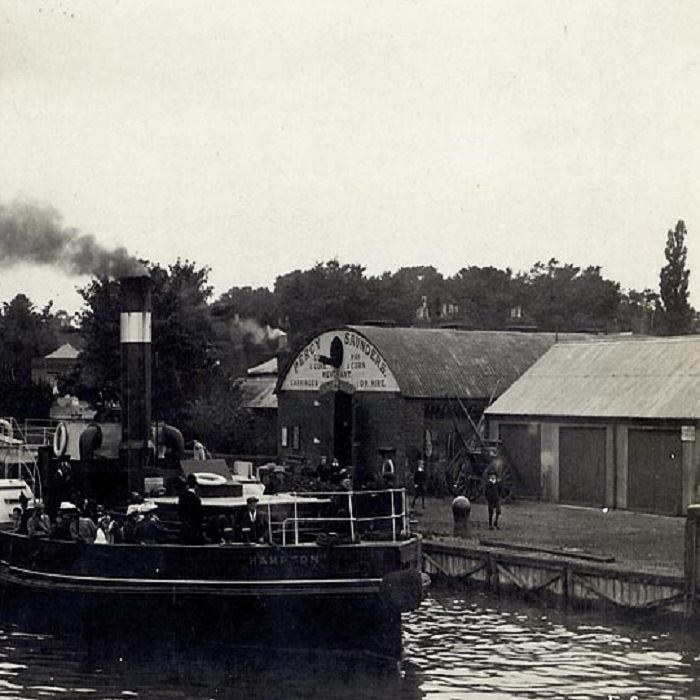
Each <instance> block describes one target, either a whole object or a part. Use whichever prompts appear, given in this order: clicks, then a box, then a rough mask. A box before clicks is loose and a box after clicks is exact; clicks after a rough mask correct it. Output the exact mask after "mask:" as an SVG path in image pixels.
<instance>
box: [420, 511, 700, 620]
mask: <svg viewBox="0 0 700 700" xmlns="http://www.w3.org/2000/svg"><path fill="white" fill-rule="evenodd" d="M698 509H699V510H700V506H698ZM698 516H700V513H698ZM699 522H700V517H699V518H695V519H694V525H695V527H694V529H693V531H694V532H695V539H694V540H693V542H695V543H696V545H698V544H700V536H698V535H697V524H698V523H699ZM697 549H698V547H697V546H696V550H697ZM687 559H688V557H687ZM423 560H424V570H425V572H426V573H428V574H430V576H431V578H432V579H433V580H435V581H440V580H441V579H442V580H449V581H451V582H459V583H460V584H464V585H469V586H475V587H480V588H484V589H487V590H490V591H493V592H496V593H513V594H517V595H522V596H526V597H529V598H534V599H538V600H541V601H551V600H553V599H554V600H557V601H558V602H560V603H561V604H562V605H565V606H571V607H583V608H597V607H603V608H615V609H619V610H627V611H636V612H644V613H652V612H653V613H660V612H663V613H668V612H672V613H688V610H689V608H688V603H689V595H688V586H687V578H688V574H687V573H686V575H685V576H684V575H682V574H678V573H663V572H661V573H660V572H656V571H644V570H632V569H630V568H627V567H623V566H620V565H618V564H616V563H615V562H614V561H611V560H610V558H606V557H596V556H594V555H586V554H581V553H575V552H566V551H564V550H561V551H557V550H554V549H546V548H540V547H532V548H529V547H526V546H519V545H507V544H503V543H496V542H489V541H483V540H482V541H481V542H479V543H478V544H475V543H473V542H467V541H464V542H461V541H459V540H455V539H451V540H449V541H447V540H446V541H441V540H430V539H428V540H425V541H424V542H423ZM693 571H697V572H698V573H697V574H696V578H695V580H696V582H697V581H700V566H699V565H698V557H697V553H696V557H695V568H694V569H693ZM695 600H696V596H693V602H694V603H695Z"/></svg>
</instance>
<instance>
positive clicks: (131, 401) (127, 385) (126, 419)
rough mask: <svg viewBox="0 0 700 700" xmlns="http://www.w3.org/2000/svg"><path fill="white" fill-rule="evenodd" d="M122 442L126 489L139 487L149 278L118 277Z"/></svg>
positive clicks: (145, 432) (146, 411)
mask: <svg viewBox="0 0 700 700" xmlns="http://www.w3.org/2000/svg"><path fill="white" fill-rule="evenodd" d="M120 309H121V316H120V335H121V404H122V441H121V445H120V448H119V457H120V461H121V464H122V467H123V468H124V469H125V470H126V474H127V486H128V490H129V492H133V491H138V492H141V491H142V490H143V467H144V466H145V465H146V464H147V462H148V459H149V439H150V431H151V278H150V277H149V276H148V275H147V274H143V275H138V276H132V277H122V278H121V280H120Z"/></svg>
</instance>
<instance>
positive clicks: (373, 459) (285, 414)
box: [278, 391, 423, 485]
mask: <svg viewBox="0 0 700 700" xmlns="http://www.w3.org/2000/svg"><path fill="white" fill-rule="evenodd" d="M333 397H334V394H333V392H328V393H326V394H320V393H318V392H308V391H297V392H294V391H285V392H282V393H280V395H279V397H278V412H279V417H278V422H279V428H278V444H279V456H280V458H281V459H282V461H286V462H292V463H294V462H297V463H303V464H306V465H308V466H309V467H311V468H312V469H315V468H317V467H318V465H319V464H320V463H321V460H322V458H325V459H326V461H327V462H328V463H330V461H331V460H332V459H333V444H334V434H333V426H334V412H333ZM353 403H354V411H353V413H354V416H353V422H354V426H353V436H352V439H353V455H354V464H351V465H348V464H341V466H342V467H347V466H353V467H354V468H355V474H356V477H357V484H359V483H368V482H371V481H372V480H373V479H375V478H376V477H378V476H379V474H380V472H381V467H382V462H383V460H384V458H385V457H386V456H387V455H388V456H390V457H391V459H392V460H393V462H394V465H395V467H396V476H397V485H405V484H408V483H410V476H407V474H406V472H407V470H408V469H409V466H408V465H409V462H410V461H411V460H410V459H409V455H411V454H413V452H414V451H417V450H418V448H419V446H420V444H421V440H422V434H423V407H422V405H420V404H412V403H411V402H407V401H405V400H404V399H403V398H402V397H401V396H400V395H397V394H388V393H370V392H366V393H361V392H356V393H355V394H353ZM295 435H298V441H296V440H295V439H294V436H295ZM285 443H286V444H285ZM385 448H393V450H394V451H393V453H386V452H385V451H384V450H385ZM416 454H417V452H416Z"/></svg>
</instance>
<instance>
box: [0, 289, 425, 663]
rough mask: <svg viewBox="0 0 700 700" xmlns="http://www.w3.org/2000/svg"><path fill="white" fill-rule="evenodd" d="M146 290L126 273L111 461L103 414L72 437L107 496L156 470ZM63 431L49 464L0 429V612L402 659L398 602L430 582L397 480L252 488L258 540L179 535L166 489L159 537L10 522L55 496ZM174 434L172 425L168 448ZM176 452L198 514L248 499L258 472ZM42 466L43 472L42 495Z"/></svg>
mask: <svg viewBox="0 0 700 700" xmlns="http://www.w3.org/2000/svg"><path fill="white" fill-rule="evenodd" d="M149 289H150V287H149V286H148V280H147V278H141V277H136V278H127V280H125V281H124V280H123V281H122V317H121V324H122V332H121V338H122V404H123V405H122V411H123V413H124V415H125V416H126V418H125V419H123V421H122V426H121V442H120V446H119V459H118V460H117V461H116V463H114V464H106V463H105V462H104V461H103V462H99V463H97V462H95V463H93V461H92V460H91V457H92V456H93V452H94V451H95V449H97V447H99V444H100V443H101V441H102V440H103V438H104V435H103V434H102V431H101V430H100V429H99V426H95V425H90V426H87V427H86V429H85V430H84V431H83V433H82V434H81V435H80V439H79V443H80V449H81V455H80V457H81V459H80V462H79V466H80V468H81V469H82V470H83V478H84V479H85V480H87V481H89V482H94V483H95V484H97V486H98V487H99V486H100V484H101V485H102V486H101V488H102V489H103V491H102V493H103V494H104V493H106V492H105V491H104V488H105V485H107V486H108V487H110V488H113V487H114V485H115V484H117V483H118V484H120V485H121V486H120V489H121V495H122V496H125V495H126V494H128V493H130V492H131V491H133V490H142V491H143V490H144V484H145V483H146V481H147V480H148V479H149V478H150V477H149V474H150V475H151V477H152V475H153V469H152V465H149V462H148V461H149V459H150V458H151V457H152V454H153V443H152V441H151V421H150V408H149V406H150V303H149ZM8 425H9V423H8ZM2 426H3V423H0V452H1V451H2V448H1V444H2V430H1V428H2ZM64 433H65V430H63V429H61V430H57V431H56V432H55V434H54V441H53V442H54V444H53V449H52V452H53V455H52V456H50V457H48V458H46V461H47V463H46V464H44V465H43V468H42V469H40V468H39V466H38V465H37V464H36V462H32V461H31V460H30V459H27V457H26V456H27V454H28V453H29V451H28V450H27V449H26V441H25V440H24V439H23V438H22V437H21V431H19V428H18V427H17V426H11V430H8V431H6V433H5V445H6V447H7V454H8V455H10V454H11V455H13V456H11V457H10V456H6V458H5V472H4V474H0V492H3V493H4V495H5V498H4V501H3V503H0V589H1V591H2V596H1V597H0V605H1V606H2V610H3V612H4V613H5V614H6V616H9V617H10V618H12V619H14V620H17V619H18V618H19V619H20V620H21V622H22V623H23V624H24V625H31V626H37V627H40V628H41V629H44V630H47V631H49V632H64V631H65V632H73V633H77V634H79V635H81V636H82V638H84V639H85V640H86V641H87V642H88V643H90V644H91V643H93V642H98V641H101V642H104V641H110V642H112V641H117V640H119V639H124V640H126V642H127V643H132V642H133V641H135V636H138V638H139V639H140V640H142V639H143V638H144V637H146V638H149V639H150V638H153V640H154V641H155V640H156V638H157V639H158V640H159V641H160V640H168V641H170V642H172V641H173V640H174V639H177V640H180V641H181V643H182V644H184V645H188V644H193V643H204V642H206V641H213V642H216V643H224V644H231V645H234V646H239V647H243V648H260V647H262V648H276V649H302V650H312V651H327V650H331V651H342V652H349V653H351V654H357V653H361V654H368V655H371V656H374V657H378V658H382V659H390V660H398V659H400V657H401V652H402V645H401V615H402V613H403V612H405V611H408V610H412V609H415V608H416V607H417V606H418V605H419V604H420V602H421V600H422V598H423V595H424V592H425V589H426V585H427V577H426V576H425V575H424V574H421V565H422V558H421V540H420V536H419V535H418V534H416V533H414V532H412V531H411V528H410V521H409V518H408V509H407V501H406V494H405V492H404V491H403V490H402V489H382V490H376V491H357V492H355V491H352V490H349V491H333V492H323V493H319V492H314V493H284V494H275V495H264V494H261V495H259V496H258V499H259V504H258V507H259V508H260V510H261V511H262V512H263V513H264V515H265V516H266V519H267V521H268V527H269V532H268V537H266V543H265V544H259V543H254V544H248V543H242V542H231V541H225V542H223V543H222V542H211V543H209V544H197V545H190V544H182V542H181V541H179V540H178V538H177V535H176V530H177V527H178V524H177V495H176V494H175V493H172V492H169V491H168V490H167V489H166V490H165V492H164V493H163V492H162V491H161V492H160V493H158V495H155V496H153V499H152V500H153V504H154V505H156V506H157V507H158V514H159V517H160V518H161V520H162V521H163V523H165V524H166V525H169V526H170V527H171V528H173V531H172V533H171V534H172V536H171V537H170V538H169V539H167V540H166V541H165V542H161V543H158V544H148V545H147V544H109V545H100V544H87V543H86V544H84V543H81V542H75V541H59V540H56V539H51V538H38V537H29V536H28V535H25V534H20V533H19V532H15V531H13V528H12V527H11V512H12V509H14V508H16V507H17V506H18V505H20V504H24V505H25V510H28V509H30V508H31V505H32V502H31V501H32V499H34V498H40V497H42V496H45V497H46V498H51V488H50V487H51V483H50V482H51V480H52V479H51V473H52V470H54V469H55V464H54V462H55V460H56V458H58V459H59V460H60V459H64V458H65V454H64V453H65V434H64ZM176 433H177V431H171V433H170V435H169V438H170V439H171V441H172V443H173V445H175V447H177V446H178V445H177V443H178V439H177V434H176ZM165 437H166V438H167V437H168V435H166V436H165ZM175 452H177V450H175ZM149 455H151V457H149ZM44 456H45V457H46V455H45V454H44ZM39 461H40V462H41V460H39ZM177 462H178V466H181V467H182V470H183V473H184V475H186V474H187V473H192V472H194V473H197V474H198V475H200V477H201V478H200V483H201V493H200V495H201V503H202V508H203V512H204V514H205V516H207V517H211V518H216V517H218V516H220V515H227V516H233V515H235V514H236V513H237V512H238V511H239V510H240V509H243V508H245V507H246V500H247V494H248V493H249V489H250V488H251V487H252V486H254V482H256V481H257V480H256V479H254V478H251V474H247V478H243V475H241V474H235V473H234V472H235V470H234V471H233V472H232V471H229V469H228V467H227V466H226V465H225V464H222V463H219V462H218V461H217V460H206V461H201V460H180V459H178V460H177ZM170 464H171V465H172V460H171V461H170ZM40 466H41V465H40ZM149 470H150V471H149ZM42 471H43V472H44V476H46V474H47V473H48V474H49V477H48V479H47V480H48V481H49V484H48V487H49V488H47V489H46V490H45V491H46V493H43V490H42V485H41V484H42V480H41V478H40V472H42ZM170 473H172V470H171V472H170ZM215 477H218V478H215ZM251 482H253V483H251ZM244 489H247V490H245V491H244ZM98 491H99V488H98ZM121 503H122V504H125V500H124V499H122V501H121ZM2 508H5V510H4V511H3V510H2ZM122 509H123V510H122V511H121V512H125V508H124V505H122ZM113 512H114V513H115V514H118V513H119V510H118V509H117V510H114V511H113Z"/></svg>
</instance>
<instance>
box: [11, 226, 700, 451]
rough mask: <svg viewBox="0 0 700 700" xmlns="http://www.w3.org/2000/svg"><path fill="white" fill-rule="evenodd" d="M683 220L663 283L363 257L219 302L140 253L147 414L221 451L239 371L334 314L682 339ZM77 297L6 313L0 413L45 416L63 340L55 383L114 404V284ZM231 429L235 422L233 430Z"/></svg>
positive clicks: (245, 421)
mask: <svg viewBox="0 0 700 700" xmlns="http://www.w3.org/2000/svg"><path fill="white" fill-rule="evenodd" d="M686 234H687V232H686V229H685V225H684V223H683V222H682V221H679V222H678V223H677V225H676V227H675V229H673V230H669V231H668V235H667V240H666V247H665V251H664V254H665V258H666V263H665V265H664V266H663V267H662V268H661V271H660V284H659V291H658V292H656V291H653V290H651V289H644V290H642V291H635V290H629V291H623V290H622V289H621V286H620V284H619V283H617V282H615V281H613V280H609V279H606V278H604V277H603V275H602V273H601V268H600V267H596V266H589V267H585V268H580V267H578V266H575V265H571V264H568V263H560V262H559V261H558V260H555V259H551V260H549V261H547V262H537V263H536V264H535V265H533V267H532V268H531V269H530V270H529V271H527V272H513V271H512V270H511V269H510V268H506V269H499V268H496V267H491V266H487V267H479V266H475V265H472V266H468V267H463V268H462V269H460V270H459V271H458V272H457V273H456V274H454V275H452V276H449V277H445V276H443V275H442V274H441V273H440V272H439V271H438V270H436V269H435V268H434V267H432V266H415V267H404V268H401V269H399V270H398V271H396V272H385V273H383V274H381V275H378V276H368V275H366V271H365V268H364V267H363V266H361V265H359V264H354V263H341V262H339V261H338V260H336V259H334V260H330V261H327V262H323V263H321V262H319V263H317V264H315V265H314V266H313V267H311V268H310V269H307V270H294V271H292V272H289V273H287V274H284V275H281V276H280V277H278V278H277V280H276V281H275V284H274V288H273V289H272V290H270V289H267V288H259V289H254V288H251V287H249V286H241V287H239V286H233V287H231V288H230V289H229V290H228V291H227V292H225V293H224V294H222V295H221V296H220V297H219V298H217V299H213V298H212V297H213V290H212V287H211V286H210V285H209V273H210V270H209V268H207V267H200V266H198V265H197V264H196V263H195V262H192V261H181V260H178V261H177V262H176V263H175V264H173V265H170V266H168V267H163V266H161V265H159V264H158V263H149V262H147V261H143V262H144V265H145V266H146V268H147V269H148V271H149V273H150V275H151V280H152V288H153V293H152V298H153V346H152V348H153V368H154V383H153V414H154V415H153V417H154V419H157V420H165V421H169V422H172V423H173V424H175V425H178V427H180V428H181V429H183V432H184V433H185V435H186V438H187V437H188V436H197V437H198V438H199V439H204V440H209V444H211V445H213V446H214V447H215V448H216V449H222V450H233V451H236V450H240V448H241V443H242V442H245V439H246V431H247V426H248V425H249V416H247V414H246V413H245V411H243V410H242V409H241V401H240V382H239V378H240V377H241V376H243V375H244V374H245V370H246V369H247V368H248V367H250V366H252V365H254V364H256V363H258V362H262V361H264V360H266V359H269V358H271V357H273V356H274V355H275V354H276V353H277V352H278V351H279V350H280V337H281V336H282V331H283V332H284V336H283V337H285V338H286V341H287V350H288V352H294V350H295V349H297V348H299V347H300V346H301V345H302V344H303V343H304V342H305V340H306V339H307V338H308V337H309V336H310V335H311V334H314V333H316V332H318V331H320V330H323V329H324V328H328V327H332V326H335V325H341V324H360V323H368V322H370V323H387V324H394V325H397V326H427V327H445V326H449V327H455V328H464V329H473V330H506V329H512V330H530V331H550V332H551V331H554V332H561V333H564V332H590V333H622V332H632V333H639V334H655V335H680V334H686V333H690V332H693V330H694V329H695V311H694V310H693V309H692V307H691V306H690V304H689V301H688V290H689V274H690V273H689V270H687V268H686V265H687V249H686V245H685V238H686ZM79 292H80V295H81V297H82V299H83V302H84V305H83V308H82V309H81V311H80V312H79V314H78V315H77V319H76V320H75V322H74V323H73V324H72V325H71V324H69V323H68V318H67V315H66V314H65V312H63V311H56V312H54V311H53V308H52V305H51V304H49V305H47V306H46V307H45V308H43V309H40V310H39V309H37V308H36V307H35V306H34V305H33V304H32V302H31V301H30V300H29V299H28V298H27V297H26V296H24V295H21V294H20V295H18V296H17V297H15V298H14V299H12V300H11V301H9V302H6V303H4V304H3V306H2V309H0V337H1V338H2V341H3V342H2V343H0V367H1V368H2V372H1V373H0V415H13V416H15V417H18V418H25V417H43V416H47V415H48V410H49V406H50V405H51V402H52V400H53V398H54V396H53V394H52V392H51V390H50V389H49V388H48V387H46V386H45V385H36V384H35V383H33V382H32V380H31V362H32V358H39V357H43V356H45V355H46V354H48V353H49V352H51V351H52V350H54V349H56V347H57V346H58V345H59V344H60V343H61V342H65V341H66V340H69V341H70V342H73V343H74V344H76V345H77V346H78V347H79V348H80V349H81V353H80V356H79V361H78V365H77V368H76V370H75V372H74V374H73V376H71V377H69V378H67V379H66V380H64V381H63V382H62V384H61V385H60V386H59V388H58V390H59V392H60V393H62V394H63V393H70V394H71V395H74V396H77V397H79V398H81V399H84V400H86V401H89V402H90V403H91V404H92V405H94V406H96V407H103V408H104V407H109V406H113V405H115V404H116V403H117V402H118V400H119V390H120V378H119V367H120V343H119V311H120V310H119V283H118V281H115V280H112V279H97V278H95V279H93V280H91V281H90V282H89V283H88V284H87V285H86V286H85V287H83V288H82V289H80V290H79ZM232 425H236V426H237V427H236V428H235V429H233V428H231V426H232Z"/></svg>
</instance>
